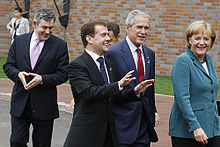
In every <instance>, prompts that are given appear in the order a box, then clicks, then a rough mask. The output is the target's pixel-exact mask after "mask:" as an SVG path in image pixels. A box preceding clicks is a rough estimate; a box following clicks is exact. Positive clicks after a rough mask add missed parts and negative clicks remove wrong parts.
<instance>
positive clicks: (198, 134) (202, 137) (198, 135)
mask: <svg viewBox="0 0 220 147" xmlns="http://www.w3.org/2000/svg"><path fill="white" fill-rule="evenodd" d="M193 134H194V137H195V139H196V141H198V142H200V143H202V144H207V143H208V137H207V136H206V134H205V132H204V131H203V129H202V128H198V129H196V130H194V131H193Z"/></svg>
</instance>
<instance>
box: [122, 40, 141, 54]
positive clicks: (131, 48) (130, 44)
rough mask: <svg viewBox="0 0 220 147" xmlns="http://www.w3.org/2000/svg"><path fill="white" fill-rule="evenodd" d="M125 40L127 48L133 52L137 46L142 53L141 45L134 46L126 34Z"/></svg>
mask: <svg viewBox="0 0 220 147" xmlns="http://www.w3.org/2000/svg"><path fill="white" fill-rule="evenodd" d="M126 41H127V43H128V46H129V48H130V50H131V52H132V53H133V52H136V49H137V48H139V49H140V50H141V53H143V50H142V45H141V46H140V47H136V46H135V45H134V44H133V43H132V42H131V40H130V39H129V37H128V36H127V37H126Z"/></svg>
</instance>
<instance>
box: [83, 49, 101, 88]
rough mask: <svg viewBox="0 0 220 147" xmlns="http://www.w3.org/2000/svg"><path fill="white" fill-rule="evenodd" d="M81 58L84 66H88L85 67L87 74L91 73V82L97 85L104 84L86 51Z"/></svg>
mask: <svg viewBox="0 0 220 147" xmlns="http://www.w3.org/2000/svg"><path fill="white" fill-rule="evenodd" d="M82 58H83V60H84V62H85V63H86V65H88V66H87V67H88V69H89V72H91V75H92V76H93V77H95V80H94V81H93V82H95V83H96V84H98V85H104V84H105V82H104V79H103V78H102V74H101V72H100V71H99V69H98V67H97V65H96V63H95V62H94V60H93V59H92V57H91V56H90V55H89V54H88V53H87V52H86V51H84V53H83V54H82Z"/></svg>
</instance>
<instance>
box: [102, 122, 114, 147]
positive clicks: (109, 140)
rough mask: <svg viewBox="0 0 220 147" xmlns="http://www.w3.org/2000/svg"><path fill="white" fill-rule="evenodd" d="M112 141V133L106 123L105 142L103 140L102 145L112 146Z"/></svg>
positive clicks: (105, 146)
mask: <svg viewBox="0 0 220 147" xmlns="http://www.w3.org/2000/svg"><path fill="white" fill-rule="evenodd" d="M113 146H114V145H113V141H112V134H111V131H110V126H109V123H108V125H107V132H106V136H105V142H104V146H103V147H113Z"/></svg>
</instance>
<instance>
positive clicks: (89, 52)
mask: <svg viewBox="0 0 220 147" xmlns="http://www.w3.org/2000/svg"><path fill="white" fill-rule="evenodd" d="M85 51H86V52H87V53H88V54H89V55H90V56H91V57H92V59H93V61H94V62H95V64H96V65H97V67H98V69H99V71H100V63H99V62H98V61H97V59H98V58H99V57H100V56H99V55H97V54H96V53H94V52H92V51H90V50H88V49H85ZM101 57H103V59H104V66H105V72H106V74H107V78H108V83H109V84H110V79H109V75H108V71H107V66H106V63H105V58H104V55H102V56H101ZM118 88H119V90H122V89H123V87H120V84H119V82H118Z"/></svg>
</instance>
